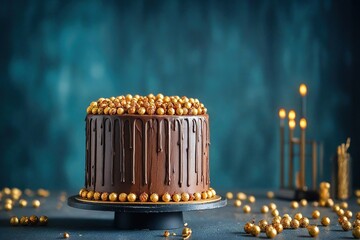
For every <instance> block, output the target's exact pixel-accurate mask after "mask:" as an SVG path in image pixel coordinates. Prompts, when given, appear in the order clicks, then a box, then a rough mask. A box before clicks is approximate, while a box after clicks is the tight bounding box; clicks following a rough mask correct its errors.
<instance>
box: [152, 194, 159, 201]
mask: <svg viewBox="0 0 360 240" xmlns="http://www.w3.org/2000/svg"><path fill="white" fill-rule="evenodd" d="M150 201H152V202H158V201H159V195H157V194H156V193H153V194H151V195H150Z"/></svg>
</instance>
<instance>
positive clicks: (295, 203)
mask: <svg viewBox="0 0 360 240" xmlns="http://www.w3.org/2000/svg"><path fill="white" fill-rule="evenodd" d="M290 207H291V208H292V209H296V208H298V207H299V203H298V202H296V201H292V202H291V203H290Z"/></svg>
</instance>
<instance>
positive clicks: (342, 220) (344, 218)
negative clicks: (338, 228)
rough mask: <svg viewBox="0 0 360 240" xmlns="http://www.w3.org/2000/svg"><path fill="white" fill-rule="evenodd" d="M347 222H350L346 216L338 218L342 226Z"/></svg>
mask: <svg viewBox="0 0 360 240" xmlns="http://www.w3.org/2000/svg"><path fill="white" fill-rule="evenodd" d="M346 221H348V218H347V217H346V216H340V217H339V218H338V222H339V224H340V225H341V224H342V223H343V222H346Z"/></svg>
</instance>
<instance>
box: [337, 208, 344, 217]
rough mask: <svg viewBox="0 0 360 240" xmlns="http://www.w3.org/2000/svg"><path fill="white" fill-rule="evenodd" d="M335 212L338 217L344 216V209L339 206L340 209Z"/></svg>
mask: <svg viewBox="0 0 360 240" xmlns="http://www.w3.org/2000/svg"><path fill="white" fill-rule="evenodd" d="M336 214H337V215H338V216H339V217H341V216H344V214H345V211H344V209H342V208H340V209H339V210H338V211H337V212H336Z"/></svg>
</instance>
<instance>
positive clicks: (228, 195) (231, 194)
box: [226, 192, 234, 200]
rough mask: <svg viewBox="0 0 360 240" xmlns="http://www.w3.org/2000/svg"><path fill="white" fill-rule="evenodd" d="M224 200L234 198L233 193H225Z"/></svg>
mask: <svg viewBox="0 0 360 240" xmlns="http://www.w3.org/2000/svg"><path fill="white" fill-rule="evenodd" d="M226 198H227V199H229V200H231V199H233V198H234V195H233V193H232V192H227V193H226Z"/></svg>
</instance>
